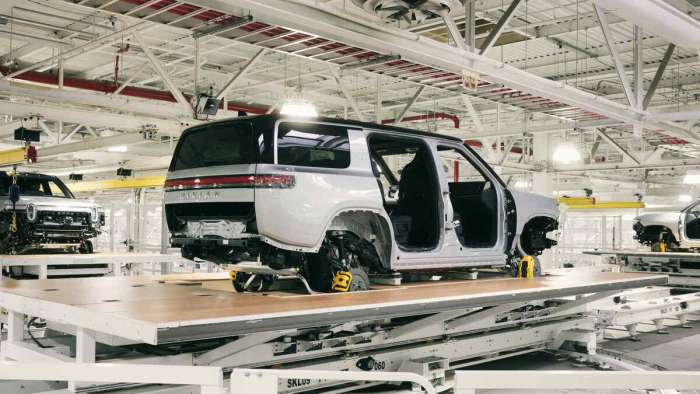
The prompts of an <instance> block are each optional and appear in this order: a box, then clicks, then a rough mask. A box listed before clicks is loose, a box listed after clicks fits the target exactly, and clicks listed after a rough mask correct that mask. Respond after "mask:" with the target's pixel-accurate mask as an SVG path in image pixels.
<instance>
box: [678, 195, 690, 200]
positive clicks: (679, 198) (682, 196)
mask: <svg viewBox="0 0 700 394" xmlns="http://www.w3.org/2000/svg"><path fill="white" fill-rule="evenodd" d="M678 201H680V202H691V201H693V196H691V195H690V194H681V195H680V196H678Z"/></svg>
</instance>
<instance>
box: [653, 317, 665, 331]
mask: <svg viewBox="0 0 700 394" xmlns="http://www.w3.org/2000/svg"><path fill="white" fill-rule="evenodd" d="M654 325H655V326H656V333H657V334H668V330H667V329H666V326H665V325H664V319H654Z"/></svg>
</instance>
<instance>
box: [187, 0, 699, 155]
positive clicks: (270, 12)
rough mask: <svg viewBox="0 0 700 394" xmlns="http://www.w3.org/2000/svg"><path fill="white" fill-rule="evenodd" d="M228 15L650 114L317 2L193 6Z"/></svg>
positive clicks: (573, 100)
mask: <svg viewBox="0 0 700 394" xmlns="http://www.w3.org/2000/svg"><path fill="white" fill-rule="evenodd" d="M190 3H192V4H195V5H199V6H208V7H210V8H212V9H216V10H218V11H221V12H224V13H231V14H234V15H235V14H236V13H238V12H240V10H241V8H244V9H247V11H249V12H250V13H251V14H252V15H254V17H255V19H256V20H259V21H261V22H264V23H268V24H271V25H278V26H284V27H286V28H290V29H296V30H299V31H304V32H305V33H307V34H311V35H318V36H321V37H324V38H326V39H329V40H334V41H338V42H341V43H344V44H348V45H352V46H357V47H360V48H363V49H366V50H372V51H375V52H377V53H380V54H387V53H392V54H397V55H400V56H401V58H402V59H404V60H407V61H413V62H416V63H419V64H425V65H429V66H432V67H436V68H438V69H442V70H446V71H450V72H454V73H458V74H461V72H462V70H464V69H465V68H466V69H470V70H471V71H475V72H478V73H480V74H481V75H483V76H484V77H483V79H487V80H488V81H490V82H492V83H501V84H503V85H505V86H508V87H510V88H513V89H517V90H521V91H523V92H526V93H530V94H533V95H537V96H540V97H545V98H548V99H550V100H555V101H559V102H562V103H566V104H569V105H572V106H575V107H578V108H581V109H584V110H588V111H591V112H594V113H596V114H599V115H602V116H606V117H609V118H612V119H615V120H618V121H622V122H625V123H630V124H634V123H639V122H641V121H642V118H643V116H644V115H645V113H644V112H643V111H639V110H636V109H635V108H632V107H631V106H628V105H622V104H619V103H616V102H614V101H611V100H608V99H606V98H604V97H601V96H598V95H595V94H592V93H588V92H584V91H582V90H580V89H578V88H576V87H573V86H570V85H566V84H562V83H558V82H555V81H551V80H548V79H546V78H543V77H539V76H536V75H533V74H531V73H528V72H525V71H523V70H520V69H517V68H515V67H511V66H508V65H506V64H504V63H502V62H500V61H498V60H495V59H490V58H488V57H486V56H483V55H479V54H476V53H471V52H469V51H465V50H460V49H455V48H454V47H451V46H449V45H447V44H444V43H440V42H437V41H435V40H432V39H428V38H426V37H422V36H419V35H416V34H413V33H410V32H406V31H402V30H398V29H396V28H393V27H391V26H387V25H384V24H382V25H378V24H375V23H374V22H373V21H368V20H362V19H357V18H355V17H352V16H350V15H348V14H346V13H345V12H344V11H342V10H340V9H338V8H336V7H333V6H329V5H325V4H320V3H317V2H311V1H303V2H302V1H295V2H289V1H282V0H256V1H253V0H239V1H237V2H236V4H235V5H233V4H232V3H230V2H228V1H224V0H191V1H190ZM648 126H649V127H650V128H659V129H664V130H666V131H667V132H668V133H669V134H673V135H674V136H676V137H679V138H683V139H686V140H690V141H691V142H698V141H700V140H698V138H697V137H695V136H693V135H692V134H690V133H689V131H688V129H687V128H685V127H681V126H679V125H673V124H667V123H650V124H648Z"/></svg>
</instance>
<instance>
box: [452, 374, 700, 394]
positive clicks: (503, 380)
mask: <svg viewBox="0 0 700 394" xmlns="http://www.w3.org/2000/svg"><path fill="white" fill-rule="evenodd" d="M454 384H455V385H454V393H455V394H474V393H475V392H476V390H478V389H512V390H525V389H538V390H567V389H581V390H586V389H588V390H605V389H628V390H650V389H657V390H658V389H672V390H697V389H700V372H695V371H674V372H670V371H663V372H661V371H457V372H456V373H455V381H454Z"/></svg>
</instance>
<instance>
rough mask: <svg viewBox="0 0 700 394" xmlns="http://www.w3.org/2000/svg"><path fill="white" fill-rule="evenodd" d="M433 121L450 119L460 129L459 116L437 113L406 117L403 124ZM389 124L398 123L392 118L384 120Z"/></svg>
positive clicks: (383, 122)
mask: <svg viewBox="0 0 700 394" xmlns="http://www.w3.org/2000/svg"><path fill="white" fill-rule="evenodd" d="M433 119H442V120H447V119H449V120H451V121H452V122H453V123H454V126H455V129H458V128H459V117H458V116H457V115H453V114H448V113H445V112H435V113H431V114H426V115H416V116H404V118H403V120H402V122H419V121H425V120H433ZM388 123H396V119H393V118H390V119H384V120H382V124H388Z"/></svg>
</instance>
